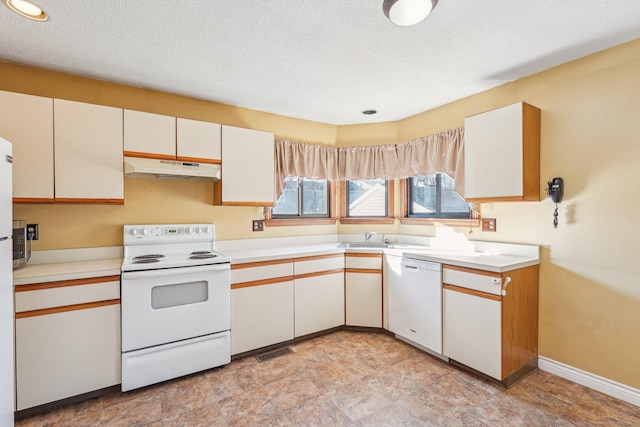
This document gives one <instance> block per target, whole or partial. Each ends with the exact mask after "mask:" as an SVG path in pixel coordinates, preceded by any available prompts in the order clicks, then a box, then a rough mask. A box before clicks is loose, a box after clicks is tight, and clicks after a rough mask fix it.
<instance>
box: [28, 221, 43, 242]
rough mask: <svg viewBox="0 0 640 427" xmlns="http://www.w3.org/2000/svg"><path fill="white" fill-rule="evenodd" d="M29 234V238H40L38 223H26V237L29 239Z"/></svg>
mask: <svg viewBox="0 0 640 427" xmlns="http://www.w3.org/2000/svg"><path fill="white" fill-rule="evenodd" d="M31 235H33V238H31V240H38V239H39V238H40V228H39V227H38V224H27V239H29V236H31Z"/></svg>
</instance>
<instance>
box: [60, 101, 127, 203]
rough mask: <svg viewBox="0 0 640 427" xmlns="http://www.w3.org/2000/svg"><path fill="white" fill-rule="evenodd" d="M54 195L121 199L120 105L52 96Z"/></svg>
mask: <svg viewBox="0 0 640 427" xmlns="http://www.w3.org/2000/svg"><path fill="white" fill-rule="evenodd" d="M54 111H55V117H54V123H55V126H54V137H55V146H56V149H55V199H56V202H63V203H106V204H122V203H124V175H123V155H122V109H121V108H113V107H105V106H101V105H93V104H85V103H81V102H73V101H65V100H61V99H55V100H54Z"/></svg>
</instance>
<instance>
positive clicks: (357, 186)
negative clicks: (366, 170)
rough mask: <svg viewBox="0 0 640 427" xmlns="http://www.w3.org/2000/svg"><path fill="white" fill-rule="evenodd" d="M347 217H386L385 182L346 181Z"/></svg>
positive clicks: (376, 180) (382, 180)
mask: <svg viewBox="0 0 640 427" xmlns="http://www.w3.org/2000/svg"><path fill="white" fill-rule="evenodd" d="M347 184H348V186H347V187H348V188H347V206H348V216H349V217H383V218H384V217H386V216H387V181H386V180H385V179H363V180H354V181H347Z"/></svg>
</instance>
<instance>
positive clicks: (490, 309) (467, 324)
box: [443, 289, 502, 379]
mask: <svg viewBox="0 0 640 427" xmlns="http://www.w3.org/2000/svg"><path fill="white" fill-rule="evenodd" d="M443 304H444V333H443V335H444V354H445V355H446V356H448V357H449V358H451V359H454V360H456V361H458V362H460V363H462V364H464V365H467V366H469V367H470V368H473V369H475V370H477V371H480V372H482V373H485V374H487V375H489V376H491V377H494V378H497V379H502V328H501V323H502V322H501V303H500V301H495V300H492V299H488V298H483V297H481V296H476V295H471V294H468V293H463V292H458V291H454V290H450V289H445V290H444V292H443Z"/></svg>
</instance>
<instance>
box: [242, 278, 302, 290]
mask: <svg viewBox="0 0 640 427" xmlns="http://www.w3.org/2000/svg"><path fill="white" fill-rule="evenodd" d="M292 280H293V276H282V277H273V278H271V279H263V280H254V281H251V282H241V283H234V284H232V285H231V289H241V288H250V287H253V286H262V285H271V284H273V283H281V282H290V281H292Z"/></svg>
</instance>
